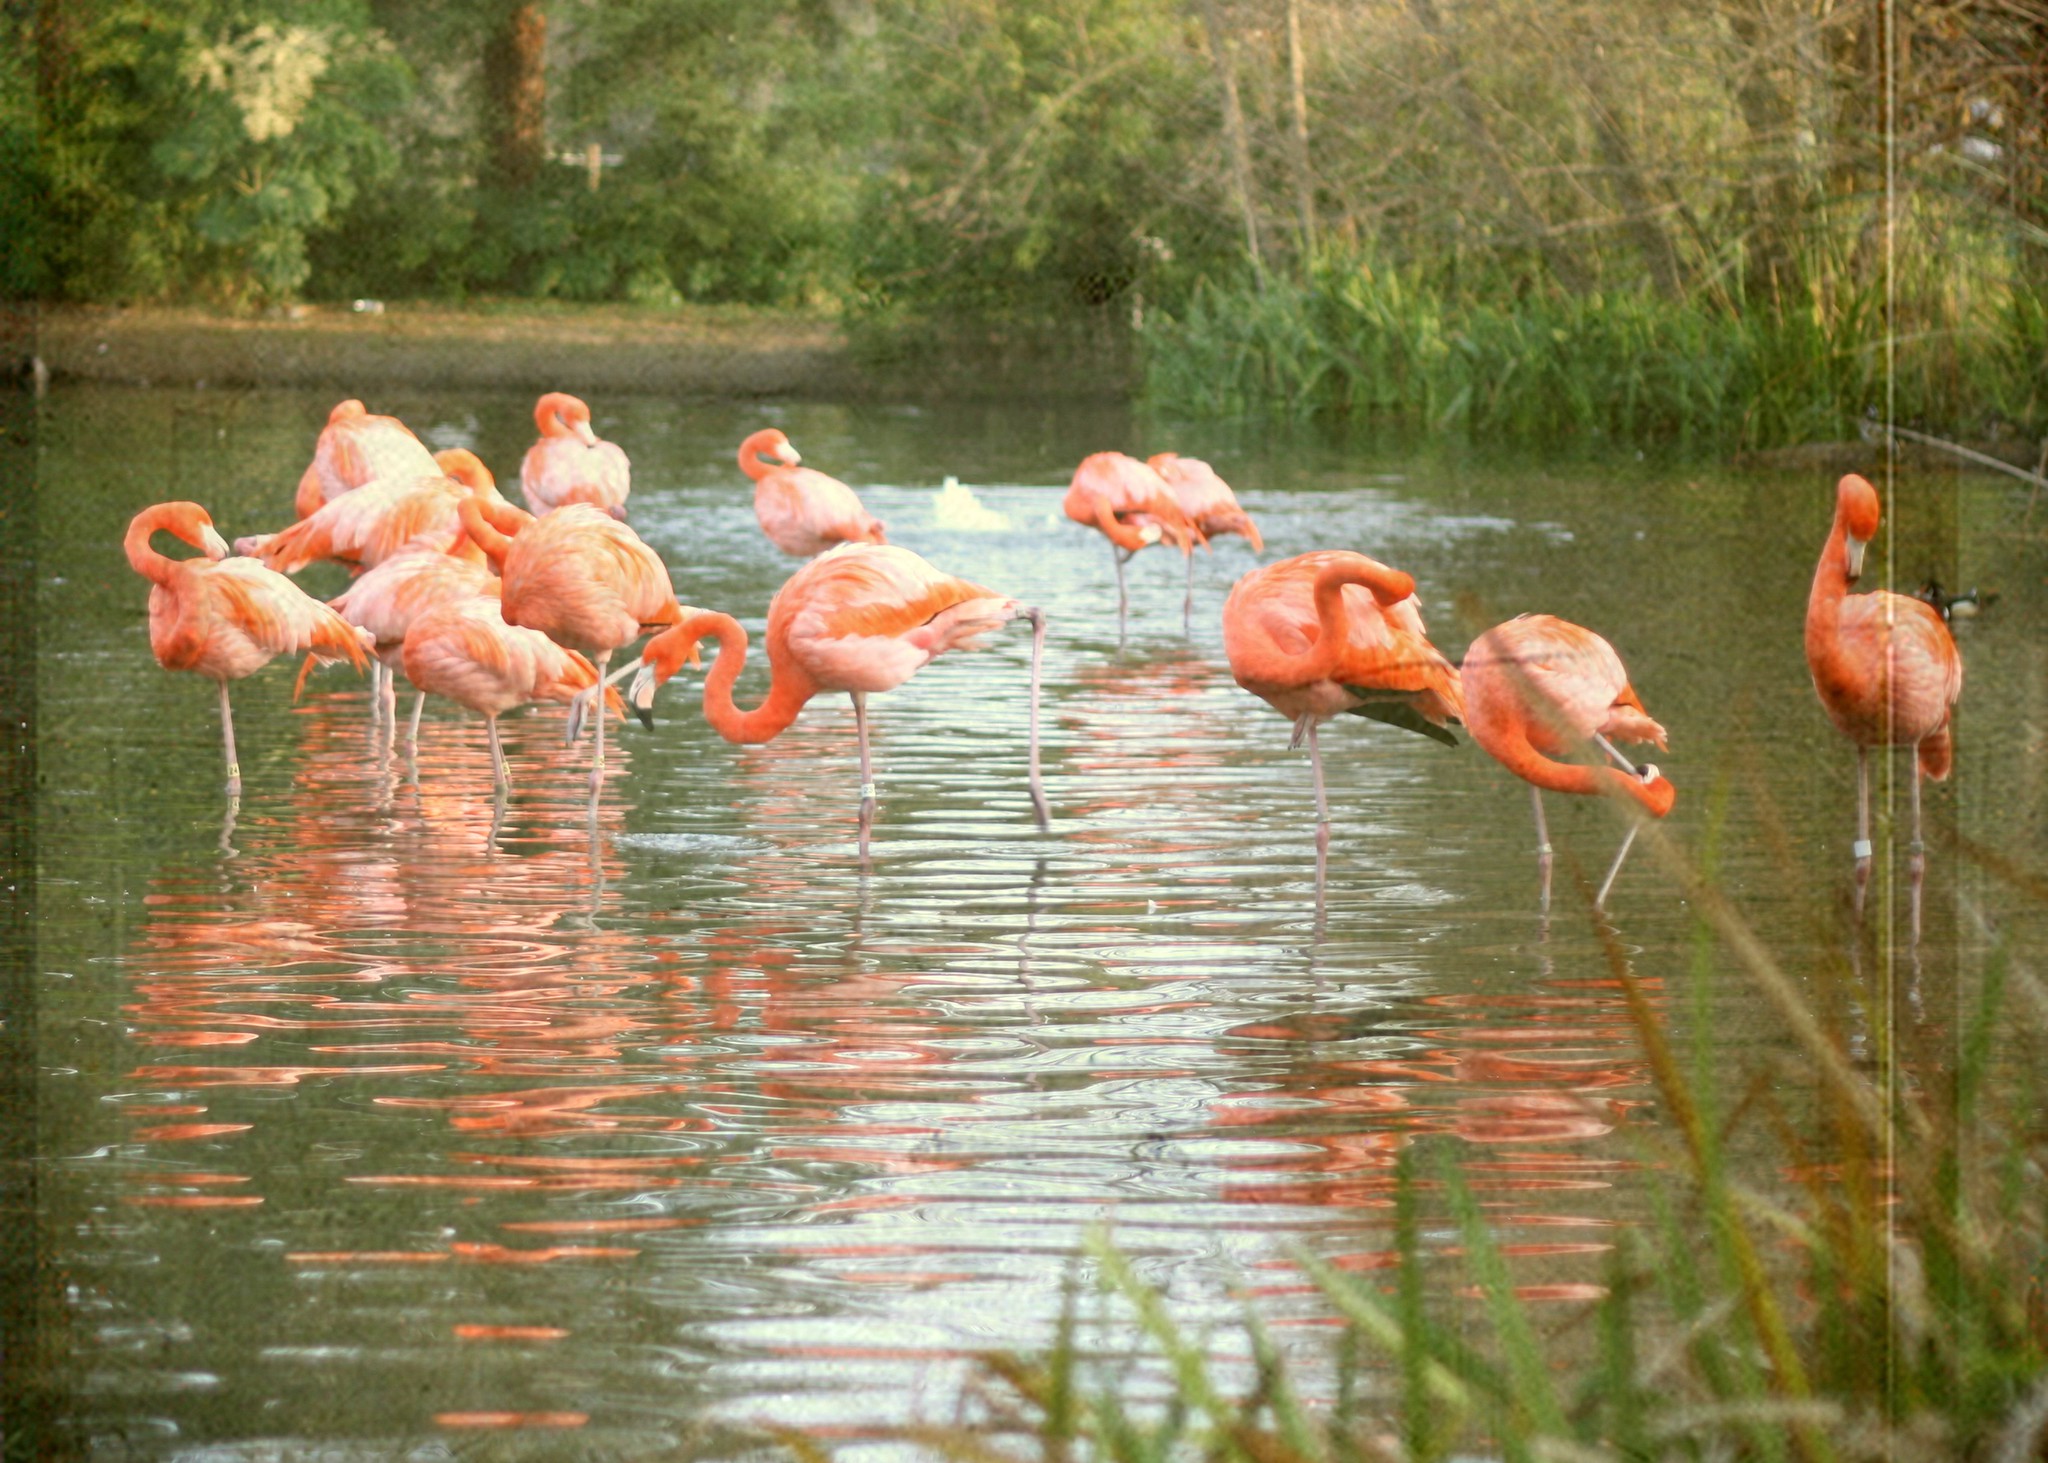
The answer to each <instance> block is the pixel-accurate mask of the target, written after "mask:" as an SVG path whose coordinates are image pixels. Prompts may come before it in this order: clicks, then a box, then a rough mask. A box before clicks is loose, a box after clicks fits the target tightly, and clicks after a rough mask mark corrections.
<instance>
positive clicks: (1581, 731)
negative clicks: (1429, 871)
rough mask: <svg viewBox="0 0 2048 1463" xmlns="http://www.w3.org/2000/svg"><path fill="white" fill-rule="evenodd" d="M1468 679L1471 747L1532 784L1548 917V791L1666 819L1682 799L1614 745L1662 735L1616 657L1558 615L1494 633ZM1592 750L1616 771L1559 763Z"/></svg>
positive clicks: (1523, 619)
mask: <svg viewBox="0 0 2048 1463" xmlns="http://www.w3.org/2000/svg"><path fill="white" fill-rule="evenodd" d="M1463 674H1464V682H1465V724H1466V726H1467V727H1469V728H1470V729H1471V732H1472V740H1473V741H1475V742H1477V743H1479V745H1480V746H1481V747H1482V748H1484V749H1485V750H1486V753H1487V755H1488V756H1490V757H1492V758H1493V759H1494V760H1495V761H1496V762H1498V763H1500V765H1501V766H1503V767H1505V768H1507V769H1508V771H1510V772H1512V773H1514V774H1515V776H1517V777H1519V778H1521V779H1522V780H1523V781H1524V782H1526V783H1528V784H1529V795H1530V798H1531V801H1532V802H1533V804H1534V806H1535V809H1536V861H1537V867H1538V869H1540V870H1541V873H1542V883H1543V895H1542V905H1543V908H1544V909H1545V910H1546V911H1547V910H1548V909H1549V908H1550V866H1551V848H1550V830H1549V827H1548V826H1547V825H1546V824H1545V822H1544V820H1543V792H1544V789H1546V788H1548V789H1549V790H1550V791H1552V792H1567V793H1577V794H1579V795H1581V796H1586V797H1597V796H1600V795H1601V794H1604V793H1612V794H1618V795H1620V796H1623V797H1626V798H1628V799H1630V800H1632V801H1633V802H1635V803H1637V804H1639V805H1641V807H1642V808H1643V809H1644V810H1645V811H1646V812H1648V813H1649V815H1650V816H1651V817H1653V818H1661V817H1663V816H1664V815H1665V814H1667V813H1669V812H1670V811H1671V806H1672V804H1673V803H1674V802H1675V801H1676V800H1677V797H1678V794H1677V791H1676V790H1675V789H1674V788H1673V787H1672V786H1671V784H1670V782H1669V781H1667V780H1666V779H1665V778H1664V777H1663V776H1662V775H1661V774H1660V773H1659V772H1658V771H1657V769H1656V767H1655V766H1654V765H1647V764H1646V765H1644V766H1641V767H1638V766H1636V765H1635V764H1634V763H1633V762H1631V761H1630V760H1629V759H1628V758H1627V757H1625V756H1623V755H1622V753H1621V752H1620V750H1619V749H1617V748H1616V747H1615V745H1614V742H1613V741H1612V740H1610V738H1617V739H1619V740H1621V741H1625V742H1648V743H1651V744H1653V745H1654V746H1656V747H1658V748H1659V749H1663V748H1664V747H1665V745H1666V743H1665V737H1664V728H1663V727H1662V726H1660V725H1658V724H1657V722H1655V721H1654V720H1652V719H1651V717H1650V714H1649V713H1648V712H1647V711H1645V710H1644V709H1643V703H1642V698H1641V697H1639V696H1637V695H1636V692H1635V688H1634V687H1633V686H1631V685H1630V684H1629V679H1628V671H1627V670H1626V669H1625V668H1624V667H1623V666H1622V663H1621V657H1620V656H1618V655H1616V654H1615V653H1614V647H1613V646H1612V645H1609V644H1608V643H1607V642H1606V641H1605V640H1603V639H1602V638H1601V637H1600V636H1598V635H1596V634H1594V633H1593V632H1592V631H1591V630H1588V629H1586V628H1584V627H1583V626H1580V625H1574V624H1572V623H1571V622H1570V621H1568V620H1560V619H1558V618H1557V617H1556V616H1555V615H1521V616H1518V617H1517V618H1515V619H1512V620H1509V621H1508V622H1507V623H1506V624H1504V625H1496V626H1494V627H1493V628H1492V629H1491V630H1488V631H1487V632H1486V633H1485V634H1483V635H1481V636H1480V637H1479V638H1478V639H1477V640H1474V641H1473V642H1472V644H1471V647H1470V648H1469V649H1467V650H1466V652H1465V664H1464V671H1463ZM1588 743H1590V744H1591V745H1593V746H1596V747H1598V748H1599V749H1600V750H1601V751H1602V752H1603V753H1605V754H1606V755H1607V756H1609V757H1611V758H1612V759H1613V760H1614V762H1615V763H1616V766H1614V767H1587V766H1584V765H1582V764H1580V763H1578V762H1573V761H1560V760H1558V759H1560V758H1569V757H1570V756H1571V755H1572V754H1573V753H1574V752H1575V751H1577V750H1578V749H1579V748H1580V747H1583V746H1585V745H1587V744H1588ZM1637 826H1638V825H1637V824H1636V823H1634V822H1631V823H1630V824H1629V828H1628V833H1627V834H1626V835H1625V836H1624V837H1623V839H1622V841H1621V847H1620V849H1619V850H1618V851H1617V852H1616V853H1615V855H1614V862H1613V863H1612V864H1610V865H1609V866H1608V869H1607V877H1606V878H1605V879H1603V880H1602V881H1601V883H1600V889H1599V892H1598V893H1596V894H1595V895H1594V896H1593V904H1594V907H1595V908H1599V907H1601V906H1604V905H1605V904H1606V902H1607V894H1608V891H1609V890H1611V889H1612V888H1613V887H1614V880H1615V877H1616V876H1617V875H1618V874H1620V873H1621V864H1622V860H1623V859H1625V858H1627V857H1628V851H1629V846H1630V845H1631V844H1633V843H1634V842H1635V837H1636V829H1637Z"/></svg>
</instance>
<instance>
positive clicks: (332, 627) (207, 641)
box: [123, 502, 370, 797]
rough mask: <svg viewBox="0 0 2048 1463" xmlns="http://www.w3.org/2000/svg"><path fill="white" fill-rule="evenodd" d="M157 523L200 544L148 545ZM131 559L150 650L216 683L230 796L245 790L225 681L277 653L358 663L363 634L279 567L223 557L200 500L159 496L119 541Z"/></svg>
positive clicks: (169, 665)
mask: <svg viewBox="0 0 2048 1463" xmlns="http://www.w3.org/2000/svg"><path fill="white" fill-rule="evenodd" d="M159 530H161V531H163V532H165V533H169V534H171V535H173V536H175V537H177V538H180V539H183V540H184V541H185V542H186V543H188V544H190V545H192V546H193V547H194V548H196V549H198V550H200V551H201V552H202V553H204V554H205V555H206V557H205V558H203V559H172V558H167V557H166V556H165V555H163V554H160V553H158V552H157V551H156V550H155V549H153V548H151V547H150V542H149V540H150V536H151V535H152V534H154V533H156V532H158V531H159ZM123 547H124V548H125V549H126V550H127V553H128V562H129V564H130V565H131V566H132V567H133V568H134V570H135V572H136V573H138V574H140V575H141V576H142V577H143V578H145V579H147V580H149V582H150V584H151V586H152V587H151V589H150V591H149V648H150V649H151V650H153V651H155V652H156V659H157V664H159V665H161V666H163V667H164V669H166V670H173V671H196V672H197V673H198V674H200V675H202V676H207V677H210V678H211V679H212V680H213V681H214V682H215V683H217V684H218V685H219V687H220V735H221V748H222V750H223V751H224V752H225V754H226V756H227V769H228V795H229V796H230V797H233V796H235V795H236V794H238V793H240V792H241V790H242V768H241V764H240V763H239V762H238V761H237V760H236V758H235V719H234V713H233V712H232V710H230V708H229V706H228V682H229V681H239V680H241V679H242V678H243V677H244V676H248V675H253V674H254V673H255V672H256V671H258V670H260V669H261V668H262V667H263V666H265V665H267V664H268V663H269V662H270V661H271V660H272V659H273V658H274V657H276V656H279V655H287V654H292V653H295V652H299V651H307V650H310V651H312V652H313V653H314V654H315V655H317V656H319V657H320V658H321V659H323V660H343V659H345V660H347V661H348V662H349V663H350V664H351V665H353V666H355V668H356V669H357V670H361V669H362V668H363V652H364V650H365V649H366V648H367V647H368V645H369V640H370V637H369V635H368V634H367V633H365V632H363V631H361V630H358V629H356V628H355V627H354V626H353V625H351V624H349V623H348V622H347V621H346V620H344V619H342V617H341V616H340V615H337V614H336V613H335V612H334V611H333V610H331V609H329V608H328V607H327V606H326V605H324V604H322V603H320V601H319V600H317V599H314V598H313V597H312V596H311V595H309V594H307V593H306V592H305V591H304V590H302V589H300V588H299V587H298V586H297V585H296V584H294V583H292V582H291V580H289V579H287V578H285V577H284V576H283V575H282V574H277V573H274V572H272V571H271V570H269V569H266V568H264V567H263V565H261V564H259V563H257V562H256V561H255V560H254V559H236V558H229V557H228V546H227V544H226V543H225V542H223V541H222V539H221V536H220V535H219V534H218V533H216V532H215V531H214V527H213V519H212V518H211V517H210V516H209V515H208V514H207V511H206V510H205V509H204V508H202V507H200V506H199V505H198V504H197V503H183V502H174V503H158V504H157V505H155V506H154V507H151V508H145V509H143V510H142V511H141V512H140V513H138V514H136V515H135V517H134V519H133V520H132V521H131V522H130V523H129V525H128V534H127V537H126V539H125V540H124V541H123Z"/></svg>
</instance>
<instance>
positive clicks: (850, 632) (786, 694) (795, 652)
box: [630, 544, 1048, 852]
mask: <svg viewBox="0 0 2048 1463" xmlns="http://www.w3.org/2000/svg"><path fill="white" fill-rule="evenodd" d="M1020 616H1021V617H1022V618H1023V619H1025V620H1027V621H1029V622H1030V624H1031V630H1032V634H1031V709H1030V727H1031V731H1030V741H1031V750H1030V788H1031V805H1032V810H1033V812H1034V813H1035V814H1036V815H1037V818H1038V824H1039V827H1040V828H1044V827H1046V826H1047V823H1048V814H1047V810H1046V804H1045V793H1044V790H1043V787H1042V785H1041V782H1040V778H1039V771H1038V687H1039V668H1040V660H1041V657H1042V653H1043V650H1044V645H1045V618H1044V616H1043V615H1041V614H1040V613H1039V612H1038V611H1037V610H1036V609H1033V608H1030V607H1028V606H1025V605H1022V604H1020V603H1018V602H1017V601H1016V600H1014V599H1011V598H1008V597H1007V596H1005V595H1000V594H997V593H996V592H995V591H994V590H992V589H984V588H982V587H981V586H980V585H978V584H971V583H969V582H968V581H967V580H965V579H955V578H954V577H953V576H951V575H949V574H945V573H942V572H941V571H939V570H938V569H935V568H933V567H932V566H931V565H930V564H928V563H926V562H925V561H924V560H923V559H921V558H919V557H918V556H917V555H916V554H913V553H911V552H910V550H908V549H903V548H897V547H895V546H893V545H888V544H843V545H841V546H840V547H838V548H836V549H833V550H831V551H829V552H827V553H824V554H821V555H819V556H818V557H817V558H816V559H813V560H812V561H811V562H810V563H808V564H806V565H805V566H804V567H803V568H801V569H799V570H797V572H796V573H795V574H793V575H791V576H790V579H789V581H788V582H787V583H786V584H784V585H783V586H782V588H781V589H780V590H778V591H777V592H776V595H775V598H774V599H773V600H772V601H770V603H769V605H768V630H767V638H768V665H769V671H770V677H771V679H770V682H769V688H768V696H767V699H766V700H764V701H763V702H762V703H761V704H760V705H759V706H757V707H755V708H754V709H753V710H751V711H741V710H740V709H739V707H738V706H737V705H735V704H734V702H733V699H732V688H733V683H734V682H735V681H737V680H738V679H739V674H740V669H741V667H742V666H743V665H744V664H745V662H746V658H747V632H746V630H745V629H744V628H742V627H741V625H740V623H739V621H737V620H735V619H733V618H732V616H730V615H724V614H718V613H716V612H714V611H709V610H699V611H696V612H695V613H693V614H691V615H689V616H688V617H687V618H685V619H684V620H683V621H682V623H681V624H679V625H677V626H675V628H673V629H671V630H667V631H665V632H663V633H662V634H660V635H657V636H656V637H655V638H654V639H653V640H651V641H649V642H648V643H647V647H646V649H645V651H644V652H643V653H642V655H641V658H640V669H639V673H638V674H637V675H636V676H635V677H634V680H633V686H632V693H631V697H630V699H631V701H632V703H633V706H634V708H635V710H636V711H637V712H638V713H639V714H640V717H641V719H642V720H643V721H645V722H646V723H647V724H648V725H650V726H651V725H652V724H653V706H654V693H655V691H656V689H657V688H658V687H660V686H661V684H662V683H663V682H664V681H667V680H668V679H669V678H670V677H672V676H673V675H675V673H676V672H677V671H679V670H681V669H682V667H683V665H684V663H685V662H686V661H687V660H689V659H691V658H693V657H694V656H695V654H696V649H697V644H698V642H699V641H700V640H702V639H704V638H705V637H706V636H713V637H716V639H717V641H718V659H717V660H716V661H715V662H713V664H712V667H711V673H710V674H709V675H708V676H707V677H706V678H705V681H704V716H705V719H706V720H708V721H709V722H710V723H711V725H712V728H713V729H714V730H715V731H717V733H718V734H719V735H720V736H722V737H724V738H725V739H726V740H727V741H729V742H737V743H741V744H749V743H760V742H766V741H771V740H773V739H774V738H775V737H777V736H779V735H780V734H781V733H782V731H783V730H784V729H785V728H787V727H788V726H789V725H790V723H792V722H793V721H795V720H796V718H797V715H798V714H799V713H800V712H801V711H802V710H803V708H804V706H805V704H806V703H807V702H809V701H810V699H811V698H812V697H813V696H816V695H818V694H819V693H820V692H822V691H844V692H846V693H847V695H848V696H849V697H850V698H851V699H852V701H853V716H854V725H855V730H856V731H857V733H858V735H859V739H860V839H861V848H862V850H863V852H865V850H866V848H867V839H868V830H869V826H870V824H871V822H872V821H873V817H874V807H875V774H874V764H873V760H872V758H871V756H870V754H869V750H868V721H867V698H868V696H869V695H870V694H871V693H873V692H877V691H892V690H894V689H895V688H896V687H898V686H900V685H902V684H903V683H904V682H905V681H907V680H909V679H910V678H911V676H913V675H915V674H916V673H917V672H918V671H919V670H920V669H922V668H923V667H924V666H925V665H927V664H929V663H930V662H931V661H932V660H934V659H935V658H937V657H938V656H940V655H942V654H944V653H945V652H946V651H948V650H972V649H976V648H978V644H977V639H976V637H978V636H979V635H981V634H982V633H983V632H985V631H988V630H993V629H995V628H996V627H998V626H1000V625H1003V624H1006V623H1007V622H1009V621H1010V620H1012V619H1015V618H1018V617H1020Z"/></svg>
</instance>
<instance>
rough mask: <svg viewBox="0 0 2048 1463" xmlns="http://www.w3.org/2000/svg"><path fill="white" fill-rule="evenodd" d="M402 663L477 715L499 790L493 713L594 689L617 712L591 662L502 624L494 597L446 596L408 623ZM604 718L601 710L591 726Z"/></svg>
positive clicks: (499, 751)
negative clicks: (487, 737)
mask: <svg viewBox="0 0 2048 1463" xmlns="http://www.w3.org/2000/svg"><path fill="white" fill-rule="evenodd" d="M592 511H593V512H595V511H596V510H594V509H593V510H592ZM607 521H609V520H607ZM403 663H404V666H405V674H406V678H407V679H408V680H410V681H411V682H412V683H413V684H414V685H415V686H417V687H419V688H420V691H421V692H422V693H423V694H431V695H435V696H446V697H447V698H448V699H449V700H450V701H453V702H455V703H456V704H457V705H458V706H466V707H468V708H469V709H470V710H471V711H474V712H476V713H477V714H478V715H480V716H482V717H483V719H484V727H485V729H486V730H487V731H488V732H489V733H490V739H491V771H492V773H493V776H494V778H495V781H496V784H497V788H498V791H499V792H500V793H501V794H502V793H503V792H504V791H505V790H506V789H507V788H508V787H510V786H511V781H512V779H511V775H510V773H509V772H508V771H507V770H506V766H505V749H504V745H503V744H502V743H501V742H500V741H499V738H498V718H499V717H500V716H501V715H503V714H504V713H505V712H507V711H510V710H511V709H512V708H513V707H515V706H523V705H525V704H526V703H527V702H529V701H574V700H576V699H577V698H578V697H585V696H589V695H591V694H592V693H594V692H598V691H600V690H601V691H602V693H603V695H604V698H605V705H606V708H607V709H608V710H610V711H613V712H615V713H618V714H620V715H623V714H624V709H623V707H622V706H621V704H620V702H619V697H618V693H617V692H616V691H613V690H610V689H609V688H606V687H601V686H600V684H599V680H598V674H597V668H596V667H595V666H593V665H592V664H591V663H590V662H589V661H588V660H586V659H584V657H582V656H581V655H578V654H577V653H576V652H575V651H573V650H565V649H564V648H562V647H561V646H559V645H557V644H555V642H554V641H552V640H550V639H549V638H548V637H547V636H545V635H543V634H541V633H540V632H539V631H537V630H527V629H523V628H521V627H520V626H517V625H508V624H506V623H505V618H504V615H503V614H502V613H501V605H500V603H499V601H498V600H496V599H493V598H492V597H490V596H489V595H483V594H478V595H471V596H469V597H468V598H466V599H454V600H446V601H443V602H442V603H440V604H438V605H435V606H434V607H433V608H432V609H430V610H428V611H427V612H426V613H425V614H423V615H421V616H420V617H419V618H418V619H416V620H414V621H413V622H412V624H411V626H410V627H409V628H408V629H407V630H406V632H405V644H404V649H403ZM603 722H604V718H603V716H602V715H600V716H599V717H598V724H599V725H600V726H602V725H603Z"/></svg>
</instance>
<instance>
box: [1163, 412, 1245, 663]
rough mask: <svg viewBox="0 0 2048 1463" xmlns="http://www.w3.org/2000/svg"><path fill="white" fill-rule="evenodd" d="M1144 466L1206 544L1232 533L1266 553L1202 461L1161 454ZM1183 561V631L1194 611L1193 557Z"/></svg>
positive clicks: (1240, 509) (1231, 496) (1224, 487)
mask: <svg viewBox="0 0 2048 1463" xmlns="http://www.w3.org/2000/svg"><path fill="white" fill-rule="evenodd" d="M1145 466H1147V467H1149V468H1151V469H1152V471H1154V472H1156V473H1158V474H1159V476H1160V477H1161V478H1162V479H1163V480H1164V481H1165V483H1166V485H1167V486H1168V487H1169V488H1171V489H1173V496H1174V499H1175V500H1176V501H1177V502H1178V503H1179V504H1180V511H1181V512H1183V513H1185V514H1186V515H1187V516H1188V521H1189V522H1190V523H1192V524H1194V526H1195V527H1196V529H1197V530H1199V531H1200V533H1201V535H1202V538H1203V540H1204V541H1205V542H1207V541H1209V540H1213V539H1214V538H1215V537H1216V535H1218V534H1220V533H1235V534H1241V535H1243V536H1244V537H1245V538H1246V539H1248V540H1249V541H1250V542H1251V546H1252V552H1253V553H1254V554H1262V553H1264V552H1265V551H1266V540H1265V538H1264V536H1263V535H1261V534H1260V532H1259V526H1258V524H1256V523H1254V522H1252V516H1251V514H1249V513H1247V512H1245V511H1244V509H1243V507H1241V506H1240V505H1239V503H1238V501H1237V494H1235V493H1233V492H1231V491H1230V484H1229V483H1226V482H1225V481H1223V479H1222V478H1221V477H1220V476H1219V475H1218V474H1217V472H1216V469H1215V468H1213V467H1211V466H1209V464H1208V463H1206V462H1204V461H1202V459H1201V458H1199V457H1182V456H1181V455H1180V454H1179V453H1178V452H1160V453H1155V454H1154V455H1153V456H1151V457H1148V458H1146V459H1145ZM1186 557H1187V570H1188V589H1187V597H1186V598H1185V599H1183V600H1182V601H1181V606H1180V624H1181V628H1182V629H1183V630H1185V629H1186V628H1187V627H1188V622H1189V620H1190V619H1191V618H1192V616H1193V615H1194V611H1195V556H1194V555H1193V554H1189V555H1187V556H1186Z"/></svg>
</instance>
